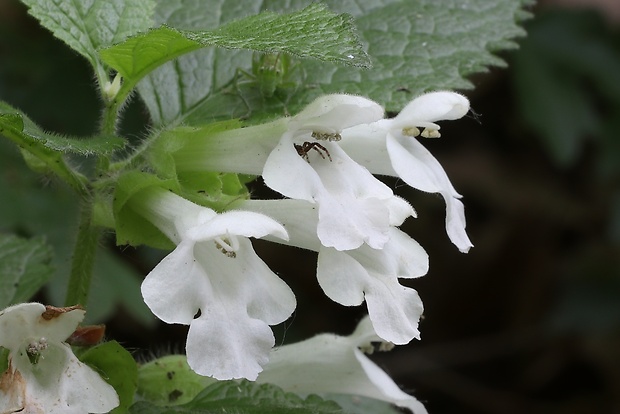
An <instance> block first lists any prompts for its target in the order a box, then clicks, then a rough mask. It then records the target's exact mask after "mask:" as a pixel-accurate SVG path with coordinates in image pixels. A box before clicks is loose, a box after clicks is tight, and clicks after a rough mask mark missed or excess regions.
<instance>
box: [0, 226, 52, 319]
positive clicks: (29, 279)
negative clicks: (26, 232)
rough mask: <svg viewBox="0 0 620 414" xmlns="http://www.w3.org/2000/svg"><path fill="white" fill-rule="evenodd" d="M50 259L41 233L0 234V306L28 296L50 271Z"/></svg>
mask: <svg viewBox="0 0 620 414" xmlns="http://www.w3.org/2000/svg"><path fill="white" fill-rule="evenodd" d="M51 260H52V248H51V247H50V246H49V245H48V244H47V243H46V242H45V239H44V238H43V237H36V238H32V239H30V240H27V239H22V238H19V237H17V236H13V235H5V234H0V309H3V308H5V307H7V306H9V305H12V304H15V303H20V302H26V301H28V300H30V299H31V298H32V296H34V294H35V293H37V291H38V290H39V289H40V288H41V287H43V285H44V284H45V283H46V282H47V280H48V279H49V277H50V276H51V274H52V273H53V269H52V267H51V266H50V262H51Z"/></svg>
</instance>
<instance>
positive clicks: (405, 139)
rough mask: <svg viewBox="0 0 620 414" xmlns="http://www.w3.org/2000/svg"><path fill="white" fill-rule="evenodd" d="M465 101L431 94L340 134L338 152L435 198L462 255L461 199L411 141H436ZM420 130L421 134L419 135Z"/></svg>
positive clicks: (454, 95) (461, 111)
mask: <svg viewBox="0 0 620 414" xmlns="http://www.w3.org/2000/svg"><path fill="white" fill-rule="evenodd" d="M468 110H469V101H468V100H467V98H465V97H464V96H462V95H459V94H457V93H454V92H446V91H442V92H431V93H427V94H425V95H422V96H420V97H418V98H416V99H414V100H413V101H411V102H410V103H409V104H408V105H407V106H406V107H405V108H404V109H403V110H402V111H401V112H400V113H399V114H398V115H397V116H396V117H395V118H393V119H385V120H380V121H378V122H375V123H373V124H371V125H360V126H356V127H353V128H349V129H347V130H345V131H343V132H342V134H341V135H342V141H341V144H340V145H341V147H342V148H343V149H344V150H345V151H346V152H347V154H348V155H349V156H350V157H351V158H353V159H354V160H355V161H357V162H359V163H360V164H362V165H364V166H365V167H366V168H368V169H369V170H370V171H371V172H372V173H374V174H384V175H391V176H397V177H400V178H401V179H402V180H403V181H405V182H406V183H407V184H409V185H410V186H411V187H413V188H417V189H418V190H421V191H426V192H429V193H439V194H441V195H442V197H443V198H444V200H445V202H446V230H447V233H448V236H449V237H450V240H452V242H453V243H454V244H455V245H456V246H457V247H458V248H459V250H460V251H462V252H467V251H468V250H469V248H470V247H472V244H471V242H470V240H469V238H468V237H467V233H466V232H465V213H464V208H463V203H462V202H461V201H460V200H459V198H461V195H460V194H459V193H457V192H456V190H455V189H454V187H453V186H452V184H451V183H450V180H449V179H448V176H447V175H446V172H445V171H444V170H443V168H442V167H441V165H440V164H439V162H438V161H437V160H436V159H435V157H433V156H432V154H431V153H430V152H429V151H428V150H427V149H426V148H425V147H424V146H423V145H422V144H420V143H419V142H418V140H417V139H415V137H416V136H418V135H422V136H424V137H429V138H436V137H439V136H440V133H439V125H437V124H435V122H436V121H439V120H454V119H459V118H461V117H463V116H464V115H465V114H466V113H467V111H468ZM420 128H424V129H423V130H422V132H420Z"/></svg>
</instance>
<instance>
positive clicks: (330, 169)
mask: <svg viewBox="0 0 620 414" xmlns="http://www.w3.org/2000/svg"><path fill="white" fill-rule="evenodd" d="M382 116H383V108H381V106H379V105H378V104H376V103H375V102H373V101H370V100H368V99H365V98H362V97H358V96H351V95H326V96H323V97H320V98H318V99H317V100H315V101H314V102H312V103H311V104H310V105H308V106H307V107H306V108H305V109H304V110H303V111H302V112H300V113H299V114H297V115H296V116H295V117H293V118H292V119H291V120H290V122H289V124H288V129H287V131H286V132H285V133H284V134H283V135H282V137H281V138H280V141H279V143H278V144H277V145H276V147H275V148H274V150H273V151H272V152H271V154H270V155H269V157H268V158H267V161H266V163H265V168H264V169H263V174H262V175H263V179H264V180H265V184H267V186H269V187H271V188H272V189H274V190H276V191H278V192H279V193H281V194H283V195H285V196H287V197H290V198H293V199H298V200H306V201H309V202H312V203H316V205H317V207H318V214H319V223H318V226H317V229H316V231H317V234H318V237H319V239H320V240H321V243H322V244H323V246H327V247H333V248H335V249H337V250H350V249H356V248H358V247H360V246H361V245H362V244H364V243H365V244H367V245H369V246H370V247H372V248H375V249H379V248H381V247H383V245H384V244H385V243H386V242H387V241H388V239H389V236H388V229H389V228H390V226H393V225H398V224H401V223H402V221H403V220H404V219H405V218H406V217H408V216H409V215H412V214H413V209H412V208H411V206H409V204H408V203H406V202H405V201H404V200H402V199H400V198H398V197H396V196H394V194H393V192H392V190H391V189H390V188H389V187H387V186H386V185H385V184H383V183H381V182H380V181H379V180H377V179H376V178H375V177H374V176H373V175H372V174H371V173H370V172H368V170H366V169H365V168H364V167H362V166H360V165H359V164H358V163H357V162H355V161H353V160H352V159H351V158H350V157H349V156H348V155H347V154H346V153H345V152H344V151H343V150H342V149H341V148H340V146H339V144H338V141H339V140H340V138H341V137H340V133H341V132H342V130H343V129H345V128H348V127H351V126H354V125H358V124H361V123H370V122H373V121H376V120H378V119H380V118H381V117H382Z"/></svg>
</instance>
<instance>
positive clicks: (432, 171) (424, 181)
mask: <svg viewBox="0 0 620 414" xmlns="http://www.w3.org/2000/svg"><path fill="white" fill-rule="evenodd" d="M386 145H387V149H388V153H389V155H390V159H391V160H392V166H393V168H394V171H395V172H396V174H398V176H399V177H400V178H401V179H402V180H403V181H405V182H406V183H407V184H409V185H410V186H411V187H413V188H417V189H418V190H421V191H426V192H429V193H440V194H441V195H442V196H443V198H444V200H445V202H446V231H447V233H448V236H449V237H450V240H452V243H454V244H455V245H456V246H457V247H458V248H459V250H460V251H462V252H467V251H468V250H469V249H470V248H471V247H472V246H473V245H472V243H471V241H470V240H469V237H468V236H467V233H466V232H465V211H464V207H463V203H461V202H460V201H459V200H458V198H460V197H461V195H460V194H459V193H457V192H456V190H455V189H454V187H453V186H452V183H451V182H450V179H449V178H448V175H447V174H446V172H445V171H444V169H443V168H442V167H441V164H439V162H438V161H437V160H436V159H435V157H433V155H432V154H431V153H430V152H429V151H428V150H427V149H426V148H424V146H423V145H422V144H420V143H419V142H418V140H416V139H415V138H411V137H406V136H402V135H392V134H391V133H389V134H388V135H387V138H386Z"/></svg>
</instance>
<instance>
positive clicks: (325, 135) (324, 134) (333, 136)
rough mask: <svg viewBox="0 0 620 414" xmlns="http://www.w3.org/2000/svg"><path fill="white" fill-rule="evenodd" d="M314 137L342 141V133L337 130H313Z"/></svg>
mask: <svg viewBox="0 0 620 414" xmlns="http://www.w3.org/2000/svg"><path fill="white" fill-rule="evenodd" d="M312 138H314V139H318V140H319V141H330V142H331V141H340V140H341V139H342V135H340V134H339V133H337V132H318V131H312Z"/></svg>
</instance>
